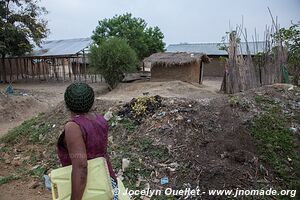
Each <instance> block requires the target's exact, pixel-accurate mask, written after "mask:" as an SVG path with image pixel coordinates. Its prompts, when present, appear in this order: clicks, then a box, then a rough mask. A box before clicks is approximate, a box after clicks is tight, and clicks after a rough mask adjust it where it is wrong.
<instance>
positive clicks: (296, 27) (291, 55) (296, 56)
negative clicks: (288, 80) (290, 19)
mask: <svg viewBox="0 0 300 200" xmlns="http://www.w3.org/2000/svg"><path fill="white" fill-rule="evenodd" d="M273 37H274V39H275V40H276V41H278V42H283V45H284V46H286V47H287V48H288V64H289V67H290V68H293V69H292V70H293V71H294V75H295V76H294V82H295V84H298V79H299V75H300V22H298V23H297V24H292V26H290V27H289V28H281V29H279V31H277V32H276V33H275V34H274V35H273Z"/></svg>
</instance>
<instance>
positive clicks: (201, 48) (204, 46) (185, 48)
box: [167, 42, 265, 56]
mask: <svg viewBox="0 0 300 200" xmlns="http://www.w3.org/2000/svg"><path fill="white" fill-rule="evenodd" d="M219 44H220V43H198V44H197V43H196V44H188V43H182V44H170V45H169V46H168V47H167V52H188V53H204V54H206V55H220V56H221V55H227V52H226V51H224V50H220V46H219ZM264 44H265V43H264V42H257V43H254V42H248V46H249V50H250V52H251V54H252V55H254V54H256V53H257V52H263V49H264ZM240 45H241V48H242V53H243V54H246V53H247V51H246V43H243V42H242V43H240Z"/></svg>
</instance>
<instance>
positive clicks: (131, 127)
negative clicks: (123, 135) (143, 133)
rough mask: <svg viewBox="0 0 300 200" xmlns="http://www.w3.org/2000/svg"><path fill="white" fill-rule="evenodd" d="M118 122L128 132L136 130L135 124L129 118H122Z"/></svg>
mask: <svg viewBox="0 0 300 200" xmlns="http://www.w3.org/2000/svg"><path fill="white" fill-rule="evenodd" d="M120 123H121V124H122V126H123V127H124V128H125V129H126V130H127V131H128V132H129V133H133V132H135V130H136V127H137V126H136V125H135V124H134V122H133V121H132V120H130V119H122V120H121V121H120Z"/></svg>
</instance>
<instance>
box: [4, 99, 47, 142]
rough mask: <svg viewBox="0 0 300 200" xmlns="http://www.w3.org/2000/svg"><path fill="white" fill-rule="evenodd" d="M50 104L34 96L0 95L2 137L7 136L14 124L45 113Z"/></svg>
mask: <svg viewBox="0 0 300 200" xmlns="http://www.w3.org/2000/svg"><path fill="white" fill-rule="evenodd" d="M47 107H48V104H47V103H45V102H41V101H39V100H38V99H36V98H35V97H34V96H32V95H27V94H26V95H24V96H23V95H5V94H2V93H0V113H1V115H0V126H1V131H0V136H1V135H2V134H5V133H6V132H7V131H8V129H10V128H11V127H13V126H14V123H18V122H20V121H23V120H24V119H28V118H30V117H33V116H35V115H36V113H39V112H41V111H45V110H46V108H47Z"/></svg>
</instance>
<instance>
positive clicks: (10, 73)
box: [8, 58, 13, 82]
mask: <svg viewBox="0 0 300 200" xmlns="http://www.w3.org/2000/svg"><path fill="white" fill-rule="evenodd" d="M11 60H12V59H11V58H9V59H8V63H9V70H10V72H9V81H10V82H12V73H13V71H12V66H11Z"/></svg>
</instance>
